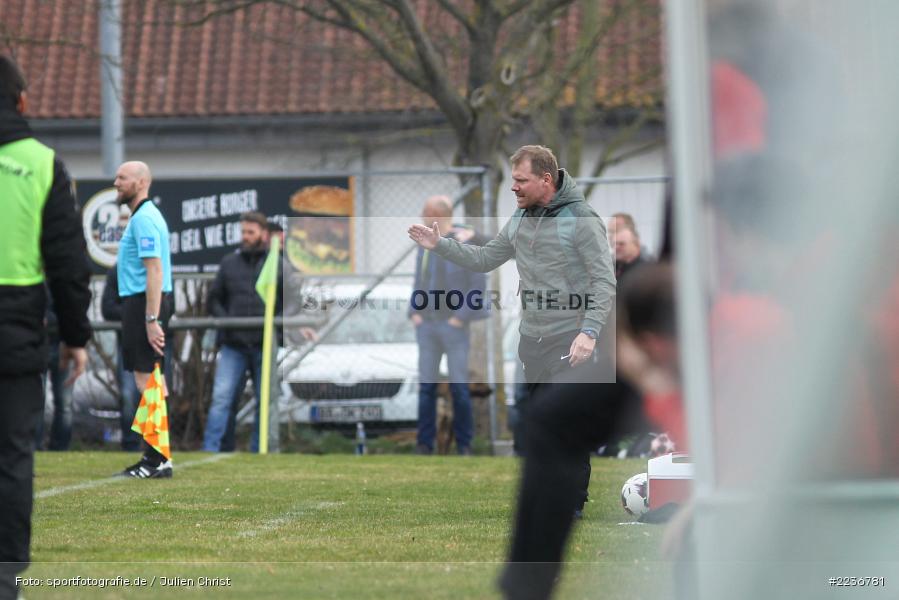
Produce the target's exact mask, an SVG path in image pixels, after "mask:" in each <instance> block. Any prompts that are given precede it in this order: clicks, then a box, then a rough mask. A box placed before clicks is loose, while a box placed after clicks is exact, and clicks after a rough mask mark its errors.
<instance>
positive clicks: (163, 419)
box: [131, 363, 172, 459]
mask: <svg viewBox="0 0 899 600" xmlns="http://www.w3.org/2000/svg"><path fill="white" fill-rule="evenodd" d="M162 390H163V387H162V373H160V372H159V363H157V364H156V366H155V367H154V368H153V373H151V374H150V379H149V380H148V381H147V389H145V390H144V393H143V395H142V396H141V398H140V405H139V406H138V407H137V412H136V413H135V414H134V422H133V423H132V424H131V429H132V431H136V432H137V433H139V434H141V435H142V436H143V438H144V440H145V441H146V442H147V443H148V444H150V445H151V446H153V448H155V449H156V451H157V452H159V453H160V454H162V455H163V456H165V457H166V459H170V458H172V450H171V448H169V415H168V410H166V405H165V396H163V393H162Z"/></svg>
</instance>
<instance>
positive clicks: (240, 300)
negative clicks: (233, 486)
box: [203, 212, 281, 452]
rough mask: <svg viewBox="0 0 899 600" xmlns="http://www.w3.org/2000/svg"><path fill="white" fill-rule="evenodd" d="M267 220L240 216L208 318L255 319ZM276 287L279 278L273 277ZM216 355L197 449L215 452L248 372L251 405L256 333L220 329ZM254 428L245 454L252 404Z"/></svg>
mask: <svg viewBox="0 0 899 600" xmlns="http://www.w3.org/2000/svg"><path fill="white" fill-rule="evenodd" d="M267 237H268V221H267V220H266V217H265V215H264V214H262V213H261V212H247V213H244V214H242V215H241V216H240V248H238V249H237V250H236V251H234V252H233V253H231V254H229V255H227V256H226V257H225V258H223V259H222V262H221V264H220V265H219V270H218V273H217V274H216V276H215V281H213V283H212V288H211V289H210V290H209V298H208V300H207V303H206V306H207V307H208V308H209V312H210V313H211V314H212V316H214V317H219V318H225V317H261V316H264V315H265V303H264V302H263V301H262V298H260V297H259V294H258V293H256V280H257V279H259V273H260V272H261V271H262V265H263V264H264V263H265V257H266V254H267V252H268V248H267V244H266V241H267ZM279 286H280V278H279ZM275 312H276V313H278V314H280V312H281V291H280V290H279V291H278V294H277V305H276V309H275ZM218 342H219V354H218V358H217V360H216V371H215V382H214V384H213V388H212V404H211V405H210V407H209V417H208V418H207V419H206V431H205V433H204V435H203V450H205V451H206V452H221V451H223V450H226V449H230V448H223V447H222V440H223V438H224V437H225V433H226V431H227V430H228V421H229V419H230V418H231V414H232V410H233V408H234V405H235V404H236V403H237V401H238V399H239V398H240V394H241V392H242V391H243V387H244V384H245V382H246V372H247V371H249V372H250V377H252V379H253V388H254V392H255V395H256V398H257V400H258V399H259V386H260V385H261V382H262V376H261V375H262V328H261V327H260V328H259V329H224V330H220V331H219V338H218ZM256 407H257V408H256V426H255V427H254V431H253V438H252V441H251V443H250V449H251V450H252V451H253V452H256V451H257V449H258V444H259V404H258V402H257V404H256Z"/></svg>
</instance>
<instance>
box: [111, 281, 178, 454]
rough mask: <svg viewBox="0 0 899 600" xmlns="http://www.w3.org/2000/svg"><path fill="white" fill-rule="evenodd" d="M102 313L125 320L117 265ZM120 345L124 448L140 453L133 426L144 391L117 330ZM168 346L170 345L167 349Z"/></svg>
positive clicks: (118, 377)
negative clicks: (129, 368)
mask: <svg viewBox="0 0 899 600" xmlns="http://www.w3.org/2000/svg"><path fill="white" fill-rule="evenodd" d="M100 314H101V315H102V316H103V319H105V320H106V321H118V322H121V320H122V297H121V296H119V277H118V270H117V269H116V265H113V266H112V268H110V269H109V270H108V271H107V272H106V285H105V286H104V287H103V297H102V299H101V303H100ZM116 346H117V349H118V356H117V357H116V380H117V382H118V384H119V425H120V427H121V429H122V441H121V444H122V450H124V451H125V452H137V451H138V450H140V442H141V437H140V435H138V433H137V432H136V431H134V430H132V429H131V424H132V422H133V421H134V414H135V413H136V412H137V407H138V405H139V404H140V392H138V391H137V384H136V383H135V382H134V377H132V376H131V375H129V374H128V373H126V372H125V365H124V363H123V361H122V358H123V355H124V352H123V350H122V334H121V332H118V331H117V332H116ZM168 349H169V348H168V347H167V348H166V350H168ZM165 362H166V366H167V367H168V366H169V363H170V362H171V361H169V360H166V361H165Z"/></svg>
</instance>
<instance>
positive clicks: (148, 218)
mask: <svg viewBox="0 0 899 600" xmlns="http://www.w3.org/2000/svg"><path fill="white" fill-rule="evenodd" d="M151 181H152V176H151V175H150V168H149V167H148V166H147V165H146V164H145V163H142V162H140V161H131V162H126V163H123V164H122V166H120V167H119V169H118V171H116V176H115V182H114V184H113V185H114V186H115V188H116V191H117V192H118V198H117V200H118V203H119V204H120V205H123V204H124V205H127V206H128V208H129V209H131V219H130V220H129V221H128V226H127V227H126V228H125V231H124V233H122V239H121V241H120V242H119V256H118V262H117V264H116V269H117V271H118V273H117V274H118V280H119V296H121V297H122V363H123V364H124V368H125V370H126V371H133V372H134V381H135V383H137V389H138V390H140V391H141V393H143V391H144V390H145V389H146V387H147V382H148V381H149V379H150V374H151V373H152V372H153V367H154V363H157V362H158V363H162V361H163V351H164V350H165V333H164V331H163V324H164V323H165V321H166V320H167V319H168V317H169V316H170V314H171V305H172V302H171V293H172V259H171V253H170V250H169V228H168V225H166V222H165V219H164V218H163V216H162V213H161V212H159V209H158V208H156V205H155V204H153V202H152V201H150V199H149V194H150V183H151ZM161 366H162V365H161V364H160V367H161ZM144 446H145V450H144V453H143V456H142V457H141V459H140V461H138V462H137V463H136V464H134V465H132V466H130V467H128V468H127V469H125V470H124V471H122V472H121V473H120V475H122V476H124V477H136V478H141V479H148V478H157V477H171V476H172V461H170V460H166V458H165V457H164V456H163V455H162V454H160V453H159V452H157V451H156V450H155V449H154V448H153V447H151V446H150V445H149V444H146V443H145V444H144Z"/></svg>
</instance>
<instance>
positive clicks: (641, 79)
mask: <svg viewBox="0 0 899 600" xmlns="http://www.w3.org/2000/svg"><path fill="white" fill-rule="evenodd" d="M605 1H606V3H614V2H618V1H619V0H605ZM648 3H649V4H650V5H652V6H654V7H655V8H657V5H656V0H648ZM418 7H419V13H420V16H421V19H422V22H423V23H424V25H425V27H426V28H427V29H428V30H429V31H440V32H441V33H442V34H443V35H442V38H441V39H446V40H451V39H460V38H464V34H463V32H462V31H460V29H461V25H460V24H459V23H458V22H457V21H455V20H454V19H452V18H451V17H450V16H449V15H448V13H446V12H445V11H443V10H442V9H440V8H439V5H438V3H436V2H433V1H426V0H422V1H420V2H418ZM197 14H198V13H195V12H191V11H190V9H188V8H185V7H184V6H183V5H181V4H174V3H171V2H165V1H161V0H146V1H140V2H138V1H134V0H124V1H123V2H122V25H123V26H122V63H123V76H124V82H125V84H124V87H125V95H124V103H125V112H126V115H127V117H129V118H134V119H141V118H153V117H225V116H250V115H256V116H259V115H334V114H344V115H347V114H372V113H407V114H408V113H416V112H429V111H434V110H435V106H434V103H433V101H432V100H431V99H430V98H429V97H428V96H426V95H425V94H423V93H421V92H420V91H418V90H416V89H415V88H414V87H413V86H411V85H410V84H409V83H407V82H405V81H403V80H402V79H401V78H399V77H398V76H397V75H396V74H395V73H394V72H393V71H392V70H391V69H390V67H388V66H387V65H386V64H385V63H384V62H383V61H382V60H380V59H379V58H378V57H377V56H375V55H374V53H373V52H372V50H371V49H370V47H369V46H368V45H367V43H366V42H365V41H363V40H362V39H361V38H360V37H359V36H357V35H355V34H353V33H350V32H348V31H345V30H342V29H338V28H336V27H333V26H330V25H326V24H323V23H320V22H317V21H314V20H311V19H310V18H309V17H308V16H306V15H304V14H302V13H300V12H299V11H296V10H293V9H291V8H290V7H287V6H282V5H277V4H268V3H260V4H258V5H256V6H254V7H252V8H250V9H248V10H246V11H238V12H235V13H233V14H228V15H224V16H220V17H216V18H213V19H210V20H208V21H207V22H205V23H204V24H202V25H196V26H184V25H181V24H182V23H185V22H187V21H190V20H191V19H194V18H196V16H197ZM579 19H580V10H579V6H578V5H577V4H575V5H574V6H573V7H572V9H571V10H569V11H568V12H567V13H566V15H565V17H564V18H563V19H560V20H559V21H558V23H556V27H557V29H558V44H559V51H560V52H559V53H560V55H566V54H567V53H569V52H571V51H572V50H573V48H574V44H575V41H576V34H577V30H578V23H579ZM658 19H659V14H658V10H655V9H654V10H642V11H639V12H638V13H634V14H633V15H628V16H627V17H626V18H624V19H622V20H621V21H620V23H618V24H617V25H616V26H615V27H614V28H613V29H612V31H610V33H609V34H608V36H607V37H606V38H605V41H604V42H603V45H602V46H601V48H600V51H599V52H598V54H597V61H598V65H597V66H598V72H599V73H600V76H599V81H598V82H597V86H596V90H595V92H596V101H597V104H598V105H600V106H603V107H606V108H616V107H623V106H644V105H647V104H653V103H657V102H658V99H659V97H660V89H661V81H660V79H661V75H660V70H659V68H658V66H659V62H660V44H659V36H658V33H659V25H658ZM0 23H3V24H4V29H5V32H6V34H7V35H9V34H10V33H12V32H15V33H13V35H12V37H13V38H14V41H12V42H11V44H10V45H11V47H12V50H13V51H14V54H15V56H16V58H17V60H18V61H19V63H20V65H21V66H22V68H23V70H24V71H25V72H26V74H27V75H28V77H29V80H30V84H31V95H32V96H33V98H34V101H33V104H32V110H31V115H32V118H40V119H96V118H98V117H99V115H100V75H99V74H100V69H99V63H100V57H99V51H98V50H97V38H98V2H97V0H89V1H86V2H85V1H82V0H53V1H45V0H23V1H20V2H4V3H3V4H2V7H0ZM644 32H647V34H646V35H644V34H643V33H644ZM2 37H3V34H2V33H0V39H2ZM435 37H437V36H436V35H435ZM15 40H19V42H18V43H17V42H16V41H15ZM26 40H32V41H36V40H53V41H54V43H53V44H51V45H44V44H33V43H25V41H26ZM629 40H636V41H631V43H627V42H628V41H629ZM460 54H461V53H460V52H456V53H447V60H448V66H449V71H450V73H451V75H452V77H453V78H454V79H455V80H456V81H457V83H458V85H459V86H460V87H462V86H463V85H464V83H465V72H464V69H463V67H464V65H463V64H461V59H459V58H456V57H458V56H459V55H460ZM647 74H649V75H648V76H647Z"/></svg>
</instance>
